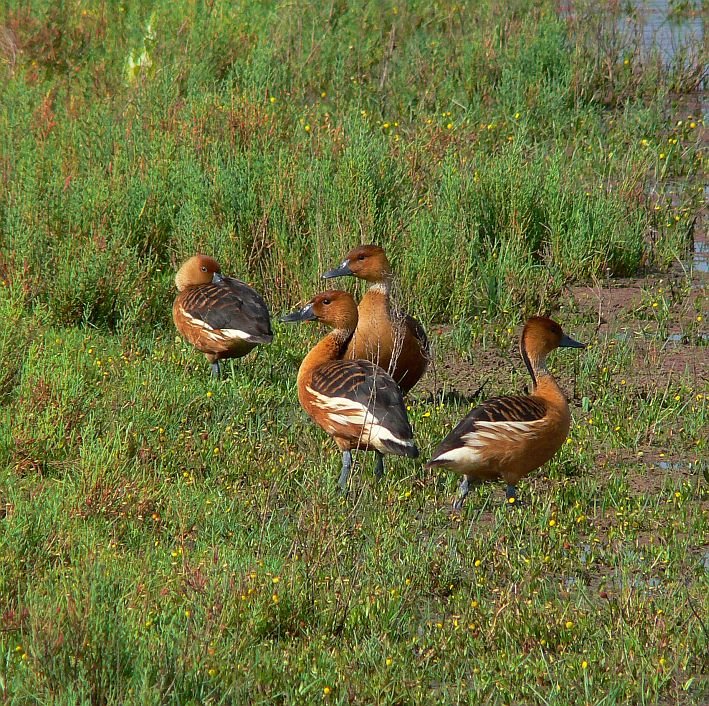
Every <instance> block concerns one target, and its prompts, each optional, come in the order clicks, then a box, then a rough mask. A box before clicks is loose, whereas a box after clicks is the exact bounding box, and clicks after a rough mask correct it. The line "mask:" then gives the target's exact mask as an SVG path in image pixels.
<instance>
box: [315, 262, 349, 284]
mask: <svg viewBox="0 0 709 706" xmlns="http://www.w3.org/2000/svg"><path fill="white" fill-rule="evenodd" d="M351 274H352V270H351V269H350V261H349V260H345V261H344V262H343V263H342V264H341V265H340V266H339V267H336V268H335V269H334V270H328V271H327V272H324V273H323V275H322V278H323V279H332V278H333V277H346V276H347V275H351Z"/></svg>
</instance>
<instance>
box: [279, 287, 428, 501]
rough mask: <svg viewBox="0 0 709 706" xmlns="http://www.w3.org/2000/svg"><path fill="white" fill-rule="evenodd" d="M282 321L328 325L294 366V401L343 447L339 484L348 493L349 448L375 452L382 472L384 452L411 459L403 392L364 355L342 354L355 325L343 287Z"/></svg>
mask: <svg viewBox="0 0 709 706" xmlns="http://www.w3.org/2000/svg"><path fill="white" fill-rule="evenodd" d="M281 321H283V322H286V323H295V322H301V321H320V322H322V323H324V324H325V325H327V326H329V327H330V328H331V329H332V330H331V331H330V333H328V334H327V335H326V336H325V338H323V339H322V340H321V341H320V342H319V343H318V344H317V345H316V346H315V347H314V348H313V349H312V350H311V351H310V352H309V353H308V354H307V355H306V356H305V358H303V362H302V363H301V365H300V368H299V370H298V380H297V386H298V400H299V401H300V405H301V406H302V408H303V409H304V410H305V412H306V414H308V416H309V417H310V418H311V419H312V420H313V421H314V422H315V423H316V424H317V425H318V426H319V427H320V428H321V429H323V430H324V431H326V432H327V433H328V434H329V435H330V436H331V437H332V438H333V439H334V440H335V443H336V444H337V446H338V448H339V449H340V451H341V452H342V470H341V472H340V477H339V480H338V485H339V487H340V489H341V490H342V491H343V492H347V487H348V480H349V475H350V470H351V468H352V451H353V450H361V451H374V453H375V455H376V465H375V469H374V472H375V475H376V477H377V478H378V479H379V478H381V477H382V475H383V474H384V454H394V455H396V456H407V457H409V458H416V457H418V455H419V451H418V448H417V447H416V444H415V443H414V441H413V433H412V431H411V425H410V424H409V419H408V417H407V414H406V405H405V403H404V397H403V395H402V393H401V390H400V389H399V387H398V385H397V384H396V382H394V379H393V378H392V377H391V376H390V375H388V374H387V373H386V372H385V371H384V370H383V369H382V368H381V367H379V366H378V365H376V364H374V363H372V362H371V361H369V360H364V359H362V360H349V359H347V360H345V359H343V356H344V354H345V351H346V350H347V346H348V344H349V342H350V339H351V338H352V336H353V334H354V333H355V330H356V328H357V321H358V314H357V304H356V303H355V300H354V299H353V298H352V295H351V294H349V293H348V292H343V291H341V290H328V291H326V292H321V293H320V294H317V295H316V296H315V297H313V298H312V299H311V300H310V301H309V302H308V303H307V304H306V305H305V306H304V307H303V308H302V309H300V310H298V311H295V312H293V313H291V314H287V315H286V316H284V317H282V318H281Z"/></svg>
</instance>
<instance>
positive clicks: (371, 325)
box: [323, 245, 430, 394]
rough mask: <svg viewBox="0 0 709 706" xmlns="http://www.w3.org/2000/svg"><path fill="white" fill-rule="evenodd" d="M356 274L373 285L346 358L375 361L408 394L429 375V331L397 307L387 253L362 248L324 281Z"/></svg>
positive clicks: (362, 305) (371, 247)
mask: <svg viewBox="0 0 709 706" xmlns="http://www.w3.org/2000/svg"><path fill="white" fill-rule="evenodd" d="M345 275H353V276H354V277H358V278H359V279H363V280H365V281H366V282H369V283H370V284H371V286H370V288H369V289H368V290H367V293H366V294H365V295H364V297H362V301H360V303H359V323H358V324H357V330H356V331H355V334H354V336H353V337H352V340H351V341H350V343H349V344H348V346H347V350H346V351H345V355H344V356H343V357H344V358H347V359H349V360H357V359H361V358H363V359H365V360H371V361H372V362H373V363H376V364H377V365H379V366H380V367H382V368H384V370H386V371H387V372H389V373H390V374H391V376H392V377H393V378H394V380H396V382H397V384H398V385H399V387H400V388H401V391H402V392H403V393H404V394H406V393H407V392H409V390H411V388H412V387H413V386H414V385H415V384H416V383H417V382H418V381H419V380H420V379H421V377H422V376H423V374H424V373H425V372H426V367H427V366H428V361H429V358H430V351H429V346H428V339H427V338H426V332H425V331H424V330H423V327H422V326H421V324H420V323H419V322H418V321H416V319H414V318H413V317H411V316H409V315H408V314H404V313H403V312H401V311H399V310H398V309H396V308H394V307H393V306H392V304H391V300H390V291H391V286H392V282H393V279H394V276H393V274H392V272H391V267H390V265H389V260H388V259H387V256H386V254H385V253H384V250H383V249H382V248H380V247H379V246H378V245H362V246H360V247H358V248H355V249H354V250H350V252H348V253H347V256H346V257H345V259H344V261H343V263H342V264H341V265H340V266H339V267H337V268H335V269H334V270H330V271H329V272H326V273H325V274H324V275H323V278H324V279H330V278H331V277H343V276H345Z"/></svg>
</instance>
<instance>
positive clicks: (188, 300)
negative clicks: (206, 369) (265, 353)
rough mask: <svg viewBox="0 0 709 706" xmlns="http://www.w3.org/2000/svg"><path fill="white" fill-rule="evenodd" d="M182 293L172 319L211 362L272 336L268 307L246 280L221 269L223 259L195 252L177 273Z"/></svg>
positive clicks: (215, 366) (245, 350)
mask: <svg viewBox="0 0 709 706" xmlns="http://www.w3.org/2000/svg"><path fill="white" fill-rule="evenodd" d="M175 284H176V285H177V289H178V295H177V297H176V298H175V302H174V304H173V305H172V318H173V320H174V322H175V326H176V327H177V330H178V331H179V332H180V334H181V335H182V336H183V338H185V339H186V340H187V341H188V342H189V343H191V344H192V345H193V346H194V347H195V348H196V349H197V350H199V351H202V353H204V355H205V356H206V357H207V360H208V361H209V362H210V363H211V364H212V374H213V375H217V376H218V375H219V374H220V367H219V361H220V360H223V359H225V358H240V357H241V356H244V355H246V354H247V353H248V352H249V351H251V350H252V349H253V348H254V347H255V346H257V345H258V344H260V343H270V342H271V341H272V340H273V333H272V331H271V320H270V317H269V314H268V307H267V306H266V302H265V301H264V300H263V298H262V297H261V295H260V294H258V292H256V291H255V290H253V289H252V288H251V287H249V286H248V285H247V284H245V283H244V282H241V281H240V280H238V279H234V278H233V277H225V276H223V275H222V274H221V268H220V267H219V263H218V262H217V261H216V260H215V259H214V258H212V257H208V256H207V255H195V256H194V257H191V258H190V259H189V260H187V262H185V263H184V264H183V265H182V267H180V269H179V270H178V272H177V275H176V276H175Z"/></svg>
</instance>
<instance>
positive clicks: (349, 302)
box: [281, 289, 357, 331]
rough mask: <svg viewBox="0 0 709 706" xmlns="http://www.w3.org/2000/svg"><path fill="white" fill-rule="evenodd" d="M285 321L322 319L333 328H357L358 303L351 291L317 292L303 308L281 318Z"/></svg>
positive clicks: (348, 329)
mask: <svg viewBox="0 0 709 706" xmlns="http://www.w3.org/2000/svg"><path fill="white" fill-rule="evenodd" d="M281 321H283V322H284V323H296V322H299V321H321V322H322V323H324V324H325V325H327V326H329V327H330V328H333V329H338V330H346V331H354V330H355V329H356V328H357V304H356V303H355V300H354V299H353V298H352V295H351V294H350V293H349V292H343V291H341V290H339V289H330V290H328V291H327V292H321V293H320V294H316V295H315V296H314V297H313V298H312V299H311V300H310V301H309V302H308V303H307V304H306V305H305V306H304V307H303V308H302V309H299V310H298V311H294V312H293V313H292V314H287V315H286V316H284V317H282V318H281Z"/></svg>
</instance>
